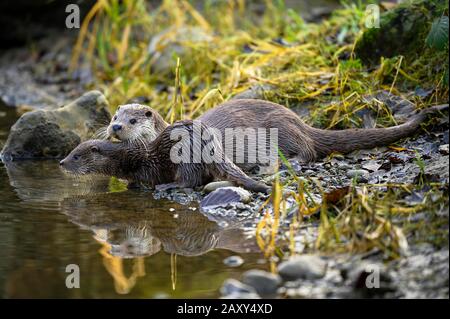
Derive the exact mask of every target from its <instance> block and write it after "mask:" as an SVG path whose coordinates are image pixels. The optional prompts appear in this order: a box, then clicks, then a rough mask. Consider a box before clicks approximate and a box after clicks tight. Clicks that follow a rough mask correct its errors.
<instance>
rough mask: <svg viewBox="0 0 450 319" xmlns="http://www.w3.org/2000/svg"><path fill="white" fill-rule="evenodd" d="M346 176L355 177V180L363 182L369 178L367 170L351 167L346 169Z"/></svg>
mask: <svg viewBox="0 0 450 319" xmlns="http://www.w3.org/2000/svg"><path fill="white" fill-rule="evenodd" d="M347 176H348V177H349V178H356V181H358V182H362V183H364V182H367V180H368V179H369V172H368V171H366V170H365V169H351V170H348V171H347Z"/></svg>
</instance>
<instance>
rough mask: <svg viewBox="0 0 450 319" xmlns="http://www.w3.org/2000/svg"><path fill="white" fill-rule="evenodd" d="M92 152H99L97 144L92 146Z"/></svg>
mask: <svg viewBox="0 0 450 319" xmlns="http://www.w3.org/2000/svg"><path fill="white" fill-rule="evenodd" d="M91 152H93V153H98V152H99V149H98V147H97V146H92V147H91Z"/></svg>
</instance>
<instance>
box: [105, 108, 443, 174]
mask: <svg viewBox="0 0 450 319" xmlns="http://www.w3.org/2000/svg"><path fill="white" fill-rule="evenodd" d="M446 108H448V104H446V105H440V106H433V107H430V108H428V109H425V110H422V111H420V112H418V113H417V114H415V115H413V116H412V117H411V118H410V119H409V120H408V121H407V122H405V123H403V124H401V125H397V126H393V127H389V128H373V129H346V130H323V129H318V128H314V127H311V126H309V125H307V124H305V123H304V122H303V121H302V120H301V119H300V118H299V117H298V116H297V114H295V113H294V112H293V111H291V110H289V109H288V108H286V107H284V106H282V105H279V104H275V103H272V102H268V101H264V100H254V99H237V100H230V101H228V102H225V103H223V104H221V105H218V106H217V107H215V108H213V109H210V110H208V111H207V112H205V113H204V114H203V115H201V116H200V117H199V118H197V120H200V121H202V122H203V123H205V124H206V125H207V126H208V127H213V128H217V129H219V130H220V132H221V133H222V141H225V140H226V139H225V130H226V129H227V128H264V129H271V128H275V129H277V130H278V147H279V149H280V151H281V152H282V153H283V155H284V156H285V157H287V158H297V159H298V160H300V161H301V162H311V161H314V160H316V159H318V158H321V157H324V156H326V155H328V154H330V153H332V152H341V153H348V152H351V151H353V150H356V149H364V148H366V149H367V148H373V147H376V146H382V145H388V144H389V143H393V142H395V141H397V140H399V139H401V138H404V137H407V136H409V135H411V134H413V133H414V132H416V131H417V129H418V128H419V127H420V124H421V123H422V122H423V121H424V120H425V119H426V116H427V115H428V114H430V113H433V112H436V111H440V110H444V109H446ZM167 125H168V124H167V123H166V122H165V121H164V120H163V119H162V117H161V116H159V114H158V113H157V112H156V111H155V110H153V109H152V108H150V107H148V106H143V105H140V106H139V107H137V106H136V105H123V106H122V107H121V108H120V109H119V110H118V111H117V112H116V114H115V115H114V117H113V119H112V121H111V123H110V125H109V127H108V133H109V137H116V138H118V139H120V140H122V141H139V142H142V140H144V139H145V138H146V137H147V138H149V140H151V139H152V137H155V136H157V135H158V134H159V133H161V132H162V130H163V129H164V127H166V126H167ZM223 147H224V148H226V146H225V145H224V146H223ZM233 147H234V148H235V149H234V151H235V152H237V150H236V149H237V148H239V147H246V146H244V144H243V143H236V140H234V142H233ZM227 155H228V156H229V158H230V159H232V160H233V161H234V157H232V155H230V154H228V153H227ZM236 164H237V165H238V166H239V167H241V168H243V169H244V170H250V169H251V168H252V167H254V165H253V166H252V165H249V163H247V162H246V163H243V164H241V163H236Z"/></svg>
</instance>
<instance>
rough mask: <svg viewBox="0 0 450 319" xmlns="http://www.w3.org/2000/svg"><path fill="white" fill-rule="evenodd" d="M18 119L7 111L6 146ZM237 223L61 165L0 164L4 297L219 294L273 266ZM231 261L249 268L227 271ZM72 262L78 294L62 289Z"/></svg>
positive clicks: (1, 134)
mask: <svg viewBox="0 0 450 319" xmlns="http://www.w3.org/2000/svg"><path fill="white" fill-rule="evenodd" d="M15 117H16V116H15V114H14V113H13V112H11V110H8V109H6V108H5V107H2V106H1V105H0V147H1V145H2V144H3V143H4V141H5V139H6V137H7V132H8V130H9V127H10V125H12V123H14V120H15ZM208 217H209V218H208ZM238 226H239V225H238V224H233V222H232V221H228V225H227V226H225V227H224V224H223V223H220V222H218V221H217V220H214V219H213V218H211V217H210V216H206V215H204V214H203V213H201V212H199V210H198V206H197V204H196V203H190V204H187V205H181V204H178V203H175V202H172V201H169V200H155V199H153V196H152V194H151V192H145V191H129V190H126V189H123V188H121V187H118V186H117V185H115V184H112V183H111V181H110V180H109V179H106V178H96V179H89V180H82V179H76V178H73V177H71V176H68V175H66V174H64V173H62V172H61V171H60V169H59V167H58V164H57V162H56V161H22V162H14V163H12V164H8V165H5V164H0V254H1V255H0V297H3V298H18V297H26V298H29V297H33V298H35V297H38V298H45V297H56V298H82V297H85V298H103V297H107V298H129V297H137V298H160V297H165V298H195V297H205V298H213V297H218V296H219V288H220V286H221V284H222V283H223V281H224V280H225V279H226V278H229V277H236V278H237V277H239V275H240V274H241V273H242V272H243V271H245V270H247V269H250V268H262V269H264V268H266V267H267V266H266V265H265V264H260V261H261V258H262V255H261V253H260V252H259V249H258V248H257V246H256V244H255V242H254V239H252V238H247V236H245V235H244V234H243V232H242V231H241V230H240V229H239V227H238ZM231 255H240V256H241V257H242V258H243V259H244V260H245V263H244V264H243V265H242V266H240V267H238V268H232V267H229V266H226V265H225V264H224V263H223V260H224V259H225V258H226V257H228V256H231ZM69 264H77V265H78V266H79V267H80V272H81V274H80V286H81V287H80V289H68V288H67V287H66V285H65V282H66V276H67V275H68V273H66V272H65V270H66V266H67V265H69Z"/></svg>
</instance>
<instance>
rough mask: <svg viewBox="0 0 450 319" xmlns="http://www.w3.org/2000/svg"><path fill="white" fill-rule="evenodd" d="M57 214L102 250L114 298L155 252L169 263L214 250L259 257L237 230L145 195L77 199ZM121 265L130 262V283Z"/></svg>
mask: <svg viewBox="0 0 450 319" xmlns="http://www.w3.org/2000/svg"><path fill="white" fill-rule="evenodd" d="M61 209H62V212H63V213H64V214H66V215H67V216H69V220H70V221H71V222H73V223H74V224H77V225H78V226H80V227H81V228H83V229H88V230H91V231H92V232H93V234H94V239H95V240H97V241H98V242H99V243H100V244H101V245H102V248H101V249H100V254H101V255H102V256H103V258H104V260H103V261H104V265H105V268H106V269H107V270H108V272H109V273H110V274H111V276H112V277H113V278H114V282H115V286H116V291H117V292H118V293H127V292H129V291H130V289H131V288H132V287H133V286H134V285H135V283H136V281H137V279H138V278H139V277H141V276H144V275H145V267H144V262H143V258H145V257H149V256H152V255H155V254H157V253H159V252H160V251H164V252H166V253H168V254H170V255H171V257H172V258H171V260H172V262H174V261H175V260H176V258H174V257H175V256H176V255H181V256H199V255H203V254H206V253H208V252H209V251H211V250H213V249H226V250H231V251H234V252H237V253H244V252H259V248H258V247H257V245H256V243H255V240H254V239H253V238H248V239H246V238H245V236H244V234H243V231H242V230H240V229H239V228H238V226H239V225H237V224H232V223H230V224H229V225H230V226H228V227H221V226H219V225H218V224H217V223H216V222H214V221H211V220H209V219H208V218H207V216H205V215H203V214H202V213H200V212H198V211H194V210H193V209H192V208H189V207H188V206H183V205H180V204H176V203H173V202H170V201H167V200H158V201H155V200H153V199H152V198H151V196H150V195H149V194H148V193H143V192H133V191H126V192H121V193H109V194H98V195H95V196H79V197H74V198H71V199H70V198H69V199H66V200H64V201H63V202H62V203H61ZM124 259H132V261H131V263H133V266H132V273H131V275H130V276H129V277H126V276H125V274H124V264H123V263H124ZM175 266H176V265H172V269H171V270H170V271H172V275H173V273H174V272H175V273H176V267H175ZM174 267H175V269H174ZM168 271H169V270H168ZM172 277H173V276H172ZM173 284H174V282H173Z"/></svg>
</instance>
